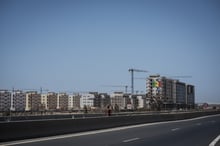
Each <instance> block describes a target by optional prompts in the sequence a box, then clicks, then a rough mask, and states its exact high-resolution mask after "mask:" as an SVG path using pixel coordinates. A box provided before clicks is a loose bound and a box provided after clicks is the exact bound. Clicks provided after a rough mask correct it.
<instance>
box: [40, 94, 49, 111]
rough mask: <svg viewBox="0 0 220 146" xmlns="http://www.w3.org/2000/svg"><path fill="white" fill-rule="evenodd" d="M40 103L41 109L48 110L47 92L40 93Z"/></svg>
mask: <svg viewBox="0 0 220 146" xmlns="http://www.w3.org/2000/svg"><path fill="white" fill-rule="evenodd" d="M41 105H42V109H44V110H48V101H47V93H45V94H41Z"/></svg>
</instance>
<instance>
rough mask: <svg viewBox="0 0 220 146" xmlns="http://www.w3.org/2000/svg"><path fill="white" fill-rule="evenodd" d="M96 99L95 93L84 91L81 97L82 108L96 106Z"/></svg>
mask: <svg viewBox="0 0 220 146" xmlns="http://www.w3.org/2000/svg"><path fill="white" fill-rule="evenodd" d="M94 99H95V95H94V94H90V93H83V94H82V95H81V98H80V108H82V109H83V108H84V106H87V107H94Z"/></svg>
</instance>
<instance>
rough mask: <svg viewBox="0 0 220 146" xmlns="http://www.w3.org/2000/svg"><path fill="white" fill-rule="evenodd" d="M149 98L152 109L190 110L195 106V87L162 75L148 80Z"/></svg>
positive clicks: (153, 76)
mask: <svg viewBox="0 0 220 146" xmlns="http://www.w3.org/2000/svg"><path fill="white" fill-rule="evenodd" d="M147 96H148V98H150V100H151V102H150V103H151V108H152V109H155V108H156V109H159V110H160V109H161V108H162V109H165V110H166V109H185V108H188V109H189V108H194V105H195V87H194V86H193V85H188V84H186V83H183V82H180V81H179V80H175V79H170V78H167V77H162V76H160V75H151V76H149V78H147Z"/></svg>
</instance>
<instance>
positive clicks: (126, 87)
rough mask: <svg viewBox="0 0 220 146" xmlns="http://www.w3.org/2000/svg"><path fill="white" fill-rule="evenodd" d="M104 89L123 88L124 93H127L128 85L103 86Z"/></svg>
mask: <svg viewBox="0 0 220 146" xmlns="http://www.w3.org/2000/svg"><path fill="white" fill-rule="evenodd" d="M103 86H104V87H123V88H125V93H127V92H128V85H103Z"/></svg>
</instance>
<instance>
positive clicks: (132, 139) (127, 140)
mask: <svg viewBox="0 0 220 146" xmlns="http://www.w3.org/2000/svg"><path fill="white" fill-rule="evenodd" d="M138 139H140V138H138V137H136V138H131V139H126V140H123V142H131V141H135V140H138Z"/></svg>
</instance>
